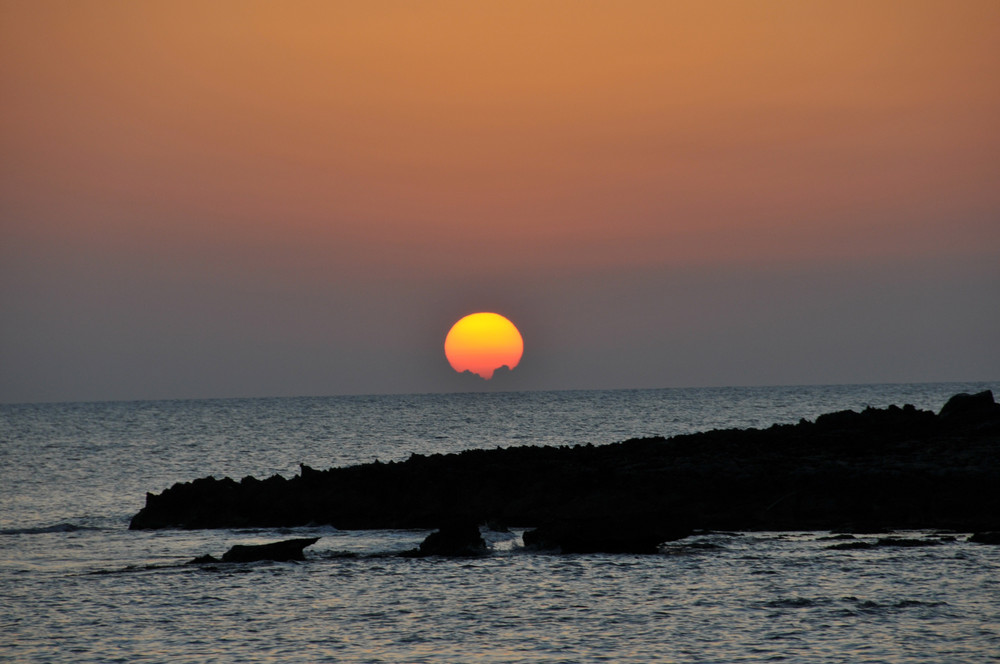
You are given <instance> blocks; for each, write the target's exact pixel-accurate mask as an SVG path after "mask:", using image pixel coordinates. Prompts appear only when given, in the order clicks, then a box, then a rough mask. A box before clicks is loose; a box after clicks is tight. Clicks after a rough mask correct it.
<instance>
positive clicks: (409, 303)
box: [0, 0, 1000, 402]
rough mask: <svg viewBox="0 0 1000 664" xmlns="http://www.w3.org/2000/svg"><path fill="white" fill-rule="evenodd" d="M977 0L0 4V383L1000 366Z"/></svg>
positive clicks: (742, 378)
mask: <svg viewBox="0 0 1000 664" xmlns="http://www.w3.org/2000/svg"><path fill="white" fill-rule="evenodd" d="M998 44H1000V3H996V2H992V1H971V0H969V1H964V2H962V1H959V2H912V1H910V2H892V1H886V2H878V3H842V2H808V3H806V2H773V3H745V2H735V1H733V2H730V1H721V0H719V1H708V2H676V3H674V2H672V3H661V2H652V1H650V2H640V1H634V2H589V1H585V2H568V1H567V2H562V1H558V0H556V1H553V2H545V3H535V2H516V1H515V2H504V3H496V4H487V3H464V2H427V3H405V2H391V1H374V2H365V3H351V2H332V3H317V2H309V1H304V0H292V1H291V2H284V3H256V2H235V1H232V2H230V1H220V2H208V3H188V2H165V1H160V0H153V1H150V2H143V3H104V2H79V3H75V2H59V1H55V0H38V1H36V2H31V3H21V2H13V1H10V0H0V94H2V95H3V99H4V102H3V104H2V105H0V155H2V156H0V165H2V169H3V170H2V176H0V312H2V320H0V402H31V401H76V400H101V399H151V398H186V397H191V398H199V397H227V396H281V395H303V394H311V395H322V394H371V393H392V392H396V393H410V392H437V391H454V390H462V389H478V387H479V386H478V385H474V384H470V383H467V382H464V380H463V377H462V376H460V375H457V374H455V372H454V371H452V369H451V368H450V367H449V365H448V362H447V360H446V358H445V357H444V354H443V353H442V347H441V344H442V343H443V340H444V337H445V334H446V333H447V332H448V329H449V326H450V325H451V324H452V323H453V322H454V321H456V320H458V319H459V318H461V317H462V316H464V315H466V314H469V313H472V312H476V311H495V312H498V313H501V314H503V315H504V316H507V317H509V318H510V319H511V320H512V321H515V322H516V324H517V327H518V328H519V329H520V330H521V333H522V334H523V337H524V356H523V358H522V360H521V362H520V364H519V365H518V366H517V368H516V369H515V370H513V371H511V372H505V373H504V375H503V376H501V377H499V378H498V379H497V380H496V381H493V382H496V383H497V385H495V386H491V387H492V388H493V389H514V390H519V389H575V388H614V387H672V386H691V387H696V386H707V385H768V384H771V385H774V384H823V383H880V382H936V381H988V380H996V379H997V378H1000V352H998V350H997V340H998V339H1000V187H998V186H997V183H998V182H1000V156H998V155H1000V120H998V118H1000V85H998V84H997V81H1000V57H998V54H1000V51H998V46H997V45H998Z"/></svg>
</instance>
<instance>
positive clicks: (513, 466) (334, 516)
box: [129, 392, 1000, 549]
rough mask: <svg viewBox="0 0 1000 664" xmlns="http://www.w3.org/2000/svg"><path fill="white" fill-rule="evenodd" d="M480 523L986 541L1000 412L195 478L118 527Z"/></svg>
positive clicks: (946, 410) (997, 484)
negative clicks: (954, 536)
mask: <svg viewBox="0 0 1000 664" xmlns="http://www.w3.org/2000/svg"><path fill="white" fill-rule="evenodd" d="M636 515H638V516H636ZM488 521H493V522H500V523H506V524H511V525H514V526H520V527H532V526H535V527H546V528H550V529H551V528H553V527H555V528H556V530H555V531H551V532H557V531H558V528H559V527H561V526H559V524H569V525H565V526H563V527H564V528H568V529H569V530H580V528H581V527H582V526H581V525H580V524H586V523H600V524H611V526H610V528H612V529H613V528H618V529H620V530H621V531H622V532H621V533H619V534H617V535H614V533H613V530H609V529H608V528H603V530H602V529H601V528H598V532H604V533H606V534H608V535H609V537H607V538H605V540H606V542H605V544H603V545H601V546H617V545H611V544H608V542H610V541H611V540H613V539H614V538H615V537H618V538H619V539H622V540H625V539H628V538H629V537H631V538H633V539H634V540H635V541H634V542H633V543H634V544H635V545H636V548H639V549H646V548H648V547H647V546H646V545H645V544H642V543H641V542H644V541H645V539H643V538H655V537H659V534H657V530H658V529H663V528H666V529H667V530H668V531H670V532H675V531H676V529H678V528H681V529H687V528H697V529H711V530H840V531H849V532H862V531H868V532H873V531H877V530H879V529H922V528H930V529H952V530H960V531H964V532H972V531H983V532H986V531H997V530H1000V523H998V521H1000V405H998V404H996V403H995V401H994V398H993V395H992V393H990V392H983V393H980V394H977V395H956V396H955V397H953V398H952V399H949V401H948V403H947V404H945V406H944V407H943V408H942V409H941V412H940V413H939V414H935V413H933V412H931V411H924V410H918V409H916V408H914V407H913V406H909V405H907V406H904V407H902V408H900V407H897V406H890V407H888V408H884V409H875V408H866V409H865V410H863V411H862V412H860V413H858V412H854V411H841V412H837V413H829V414H825V415H821V416H819V417H818V418H816V421H815V422H809V421H806V420H802V421H800V422H799V423H798V424H785V425H774V426H771V427H769V428H767V429H729V430H716V431H707V432H704V433H697V434H689V435H682V436H675V437H672V438H669V439H665V438H659V437H657V438H641V439H632V440H627V441H624V442H620V443H614V444H610V445H601V446H593V445H577V446H574V447H532V446H524V447H514V448H507V449H496V450H469V451H465V452H462V453H459V454H449V455H431V456H421V455H413V456H412V457H410V459H408V460H406V461H403V462H395V463H378V462H375V463H369V464H363V465H358V466H350V467H345V468H331V469H329V470H316V469H313V468H310V467H308V466H305V465H303V466H301V470H300V473H299V474H298V475H296V476H294V477H292V478H287V479H286V478H284V477H280V476H277V475H276V476H273V477H270V478H267V479H256V478H253V477H245V478H243V479H242V480H240V481H236V480H233V479H230V478H224V479H215V478H212V477H205V478H201V479H197V480H194V481H192V482H183V483H178V484H175V485H173V486H172V487H170V488H168V489H166V490H165V491H163V492H162V493H160V494H152V493H150V494H147V496H146V505H145V507H144V508H143V509H142V510H141V511H140V512H139V513H138V514H136V515H135V516H134V517H133V519H132V521H131V524H130V526H129V527H130V528H132V529H156V528H246V527H294V526H303V525H308V524H329V525H332V526H335V527H337V528H339V529H372V528H400V529H402V528H426V529H432V528H437V527H439V526H440V525H441V524H450V523H462V522H464V523H483V522H488ZM626 531H629V532H630V533H631V534H628V535H626ZM642 531H646V532H645V534H643V532H642ZM544 534H545V531H544V530H543V532H542V534H540V535H539V537H542V535H544ZM612 535H613V536H612ZM553 537H556V538H557V539H559V538H560V537H561V538H562V539H564V540H565V537H564V536H556V535H553ZM568 546H569V548H571V549H572V548H574V547H576V546H577V544H574V543H573V542H572V541H570V542H569V544H568ZM579 546H582V547H586V546H590V545H587V544H585V543H580V544H579ZM623 546H624V545H623ZM631 546H632V545H631V544H630V545H629V546H628V547H626V548H629V547H631ZM559 548H563V547H562V546H561V545H560V547H559Z"/></svg>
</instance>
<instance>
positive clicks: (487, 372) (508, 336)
mask: <svg viewBox="0 0 1000 664" xmlns="http://www.w3.org/2000/svg"><path fill="white" fill-rule="evenodd" d="M523 352H524V341H523V340H522V339H521V333H520V332H518V330H517V328H516V327H515V326H514V324H513V323H511V322H510V321H509V320H507V319H506V318H504V317H503V316H501V315H500V314H494V313H485V312H484V313H477V314H469V315H468V316H466V317H464V318H462V319H461V320H459V321H458V322H457V323H455V324H454V325H452V327H451V330H450V331H449V332H448V336H447V337H446V338H445V340H444V354H445V356H447V358H448V362H449V363H450V364H451V367H452V368H453V369H454V370H455V371H458V372H460V373H461V372H463V371H470V372H472V373H474V374H477V375H478V376H480V377H481V378H484V379H486V380H489V379H490V378H492V377H493V372H494V371H496V370H497V369H499V368H500V367H503V366H506V367H507V368H508V369H513V368H514V367H516V366H517V363H518V362H520V361H521V354H522V353H523Z"/></svg>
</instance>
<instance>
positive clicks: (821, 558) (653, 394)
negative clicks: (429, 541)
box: [0, 383, 1000, 662]
mask: <svg viewBox="0 0 1000 664" xmlns="http://www.w3.org/2000/svg"><path fill="white" fill-rule="evenodd" d="M998 387H1000V385H998V384H982V383H979V384H923V385H882V386H879V385H867V386H829V387H769V388H724V389H723V388H720V389H671V390H638V391H627V390H618V391H586V392H549V393H545V392H533V393H507V394H458V395H421V396H385V397H337V398H308V399H260V400H213V401H169V402H130V403H96V404H38V405H15V406H0V604H2V607H3V608H2V611H0V660H2V661H40V662H42V661H44V662H83V661H94V662H107V661H157V662H159V661H171V662H178V661H179V662H204V661H217V662H243V661H297V662H316V661H329V662H334V661H345V662H471V661H476V662H479V661H485V662H517V661H527V662H596V661H608V662H742V661H785V662H996V661H1000V599H998V598H1000V547H989V546H982V545H976V544H971V543H968V542H966V541H965V539H966V535H967V534H964V533H950V534H949V533H924V532H921V533H897V534H895V536H897V537H908V538H912V539H920V540H924V541H925V542H926V543H927V544H928V546H923V547H912V548H901V547H877V548H872V549H861V550H837V549H830V548H829V547H830V546H831V545H833V544H837V543H840V542H841V541H840V540H831V539H828V538H829V537H830V534H829V533H724V534H718V533H717V534H706V535H700V536H696V537H693V538H689V539H687V540H684V541H682V542H678V543H674V544H672V545H670V546H668V547H667V548H666V549H665V551H664V552H663V553H662V554H660V555H655V556H615V555H588V556H553V555H545V554H536V553H528V552H524V551H522V550H521V549H520V537H519V535H520V531H519V530H518V529H514V530H513V532H511V533H488V537H489V539H490V541H491V543H492V547H493V550H494V553H493V555H491V556H489V557H487V558H482V559H474V560H444V559H422V560H421V559H407V558H396V557H392V556H389V555H385V554H388V553H392V552H395V551H400V550H404V549H407V548H411V547H413V546H416V545H417V544H418V543H419V542H420V540H421V539H422V538H423V536H424V535H425V534H426V533H425V532H423V531H366V532H341V531H337V530H335V529H332V528H297V529H283V530H252V531H246V530H243V531H233V530H223V531H159V532H148V531H143V532H131V531H128V530H127V525H128V519H129V518H130V517H131V515H132V514H134V513H135V512H136V511H137V510H138V509H139V508H140V507H141V506H142V504H143V501H144V496H145V492H146V491H157V492H158V491H161V490H162V489H164V488H166V487H167V486H169V485H170V484H172V483H173V482H176V481H184V480H190V479H194V478H196V477H201V476H204V475H208V474H214V475H216V476H220V477H221V476H225V475H228V476H232V477H236V478H239V477H242V476H244V475H255V476H258V477H260V476H267V475H270V474H273V473H281V474H285V475H291V474H293V473H294V472H296V471H297V469H298V464H299V463H300V462H302V463H306V464H308V465H310V466H313V467H316V468H325V467H329V466H331V465H343V464H350V463H358V462H365V461H370V460H372V459H374V458H379V459H381V460H391V459H405V458H406V457H408V456H409V455H410V454H411V453H414V452H417V453H421V454H429V453H435V452H452V451H459V450H462V449H467V448H471V447H478V448H491V447H496V446H498V445H499V446H510V445H534V444H552V445H562V444H575V443H587V442H592V443H595V444H598V443H610V442H615V441H618V440H622V439H625V438H629V437H634V436H645V435H673V434H677V433H685V432H691V431H700V430H706V429H712V428H719V427H747V426H767V425H770V424H771V423H774V422H795V421H798V419H799V418H800V417H806V418H809V419H812V418H814V417H815V416H816V415H818V414H820V413H822V412H828V411H831V410H839V409H843V408H853V409H856V410H857V409H861V408H863V407H864V406H866V405H872V406H877V407H883V406H886V405H889V404H891V403H896V404H900V405H902V404H903V403H912V404H914V405H916V406H917V407H920V408H927V409H933V410H937V409H939V408H940V406H941V405H942V404H943V403H944V401H945V400H946V399H947V397H948V396H950V395H951V394H953V393H955V392H959V391H978V390H981V389H993V390H994V391H995V392H998V391H1000V390H998ZM515 525H517V524H515ZM520 525H531V524H520ZM303 536H320V537H322V539H321V540H320V541H319V542H318V543H317V544H316V545H314V546H313V547H311V548H310V549H307V558H308V560H307V561H306V562H304V563H258V564H249V565H232V566H216V567H198V566H186V565H184V564H183V563H184V562H185V561H187V560H189V559H190V558H193V557H194V556H196V555H201V554H204V553H212V554H215V555H220V554H221V553H223V552H224V551H225V550H226V549H227V548H228V547H229V546H231V545H233V544H236V543H253V542H264V541H271V540H274V539H283V538H288V537H303ZM883 536H884V535H883ZM878 537H879V536H878V535H871V536H859V539H861V540H865V541H871V542H875V541H876V540H877V539H878Z"/></svg>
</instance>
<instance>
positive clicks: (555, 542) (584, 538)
mask: <svg viewBox="0 0 1000 664" xmlns="http://www.w3.org/2000/svg"><path fill="white" fill-rule="evenodd" d="M690 534H691V530H690V529H689V528H684V527H681V526H672V527H664V526H663V525H661V524H660V523H658V522H657V521H655V520H648V519H645V518H623V519H617V520H615V521H613V522H612V521H595V520H577V521H558V522H555V523H550V524H547V525H544V526H540V527H538V528H535V529H533V530H529V531H527V532H525V533H524V546H525V548H528V549H534V550H538V551H559V552H560V553H637V554H648V553H656V552H657V551H658V550H659V546H660V544H663V543H664V542H670V541H674V540H679V539H683V538H684V537H687V536H688V535H690Z"/></svg>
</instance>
